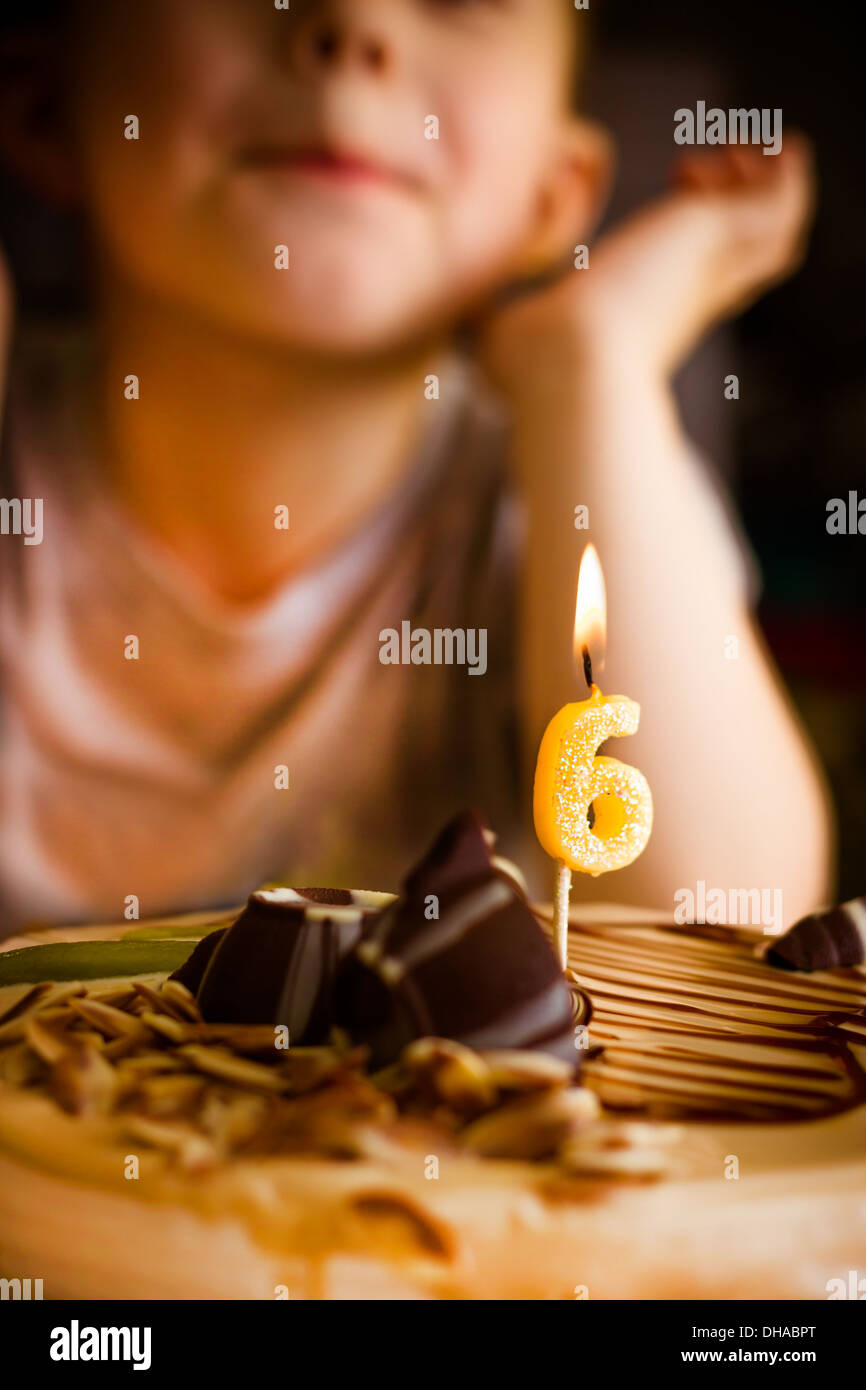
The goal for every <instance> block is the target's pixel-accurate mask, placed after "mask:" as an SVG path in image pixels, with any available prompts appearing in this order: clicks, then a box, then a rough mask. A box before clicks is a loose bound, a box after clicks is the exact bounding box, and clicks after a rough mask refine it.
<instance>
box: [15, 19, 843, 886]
mask: <svg viewBox="0 0 866 1390" xmlns="http://www.w3.org/2000/svg"><path fill="white" fill-rule="evenodd" d="M563 3H567V0H563ZM592 27H593V46H594V52H593V56H592V61H591V62H590V64H589V68H590V71H589V74H588V79H587V80H588V85H587V87H586V89H585V91H584V93H583V100H584V104H585V106H586V108H587V109H588V111H589V112H590V113H591V114H593V115H595V116H598V117H599V118H600V119H602V120H603V121H604V122H605V123H606V124H607V125H608V126H609V127H610V128H611V130H612V131H613V133H614V136H615V137H616V140H617V143H618V144H619V146H620V148H621V151H622V154H621V163H620V173H619V180H618V185H617V189H616V192H615V196H614V200H613V203H612V206H611V210H610V216H611V217H612V218H618V217H619V216H621V215H623V214H624V213H627V212H628V211H629V209H630V208H632V207H633V206H635V205H636V204H637V203H639V202H641V201H644V200H645V199H647V198H649V197H652V196H653V194H654V193H656V192H658V191H659V190H660V188H661V187H662V186H663V185H664V182H665V179H666V175H667V170H668V168H669V166H670V163H671V161H672V159H673V157H674V156H675V154H676V152H677V148H676V146H675V145H674V143H673V125H674V122H673V113H674V111H675V110H676V109H677V108H678V107H680V106H685V107H691V108H694V106H695V103H696V102H697V101H698V100H704V101H706V102H707V105H708V106H710V105H717V106H721V107H724V108H726V109H727V108H729V107H741V106H742V107H753V106H757V107H770V108H775V107H781V108H782V111H783V119H784V125H785V127H788V128H790V127H794V126H796V127H799V128H801V129H802V130H804V131H805V132H806V133H807V134H808V135H809V136H810V137H811V139H812V140H813V142H814V144H815V147H816V153H817V162H818V169H819V175H820V180H821V192H820V207H819V213H818V220H817V223H816V227H815V231H814V235H813V238H812V243H811V247H810V251H809V255H808V258H807V261H806V264H805V266H804V268H803V269H802V271H801V272H800V273H799V274H798V275H797V276H796V278H795V279H794V280H793V281H792V282H790V283H789V284H787V285H785V286H784V287H782V288H781V289H779V290H776V291H774V292H773V293H771V294H770V295H768V296H767V297H766V298H765V299H763V300H762V301H761V302H760V304H758V305H757V306H756V307H755V308H754V309H752V310H751V311H750V312H749V313H747V314H746V315H745V316H744V317H743V318H742V319H741V320H739V321H738V322H737V323H736V324H734V325H733V326H731V327H729V328H725V329H724V330H722V331H720V332H718V333H716V334H714V335H713V337H712V338H711V339H710V340H709V341H708V342H707V343H706V344H704V346H703V347H702V349H701V351H700V352H699V354H698V355H697V356H696V358H695V359H694V360H693V361H692V362H691V363H690V364H689V366H688V367H687V369H686V370H685V371H684V372H683V373H682V376H681V378H680V381H679V383H678V389H679V393H680V397H681V401H682V406H683V410H684V412H685V414H686V417H687V421H688V424H689V428H690V430H691V433H692V435H693V436H694V438H695V439H696V440H697V442H698V443H699V445H700V446H701V448H702V449H703V450H704V452H705V453H706V454H707V456H708V458H709V459H710V460H711V461H712V463H713V464H714V465H715V466H716V467H717V468H718V469H719V471H720V472H721V473H722V474H723V475H724V476H725V477H726V478H727V480H728V483H729V485H730V487H731V488H732V490H733V492H734V495H735V497H736V500H737V503H738V506H739V509H740V513H741V516H742V518H743V521H744V525H745V529H746V532H747V535H748V537H749V540H750V542H751V545H752V547H753V549H754V551H755V554H756V556H757V560H758V564H759V567H760V571H761V600H760V609H759V616H760V621H761V624H762V627H763V629H764V632H765V635H766V639H767V642H768V644H769V646H770V648H771V650H772V652H773V654H774V656H775V658H776V661H777V663H778V664H779V666H780V667H781V670H782V672H783V675H784V677H785V680H786V681H787V683H788V685H789V687H790V689H791V691H792V694H793V697H794V700H795V702H796V704H797V706H798V708H799V711H800V714H801V716H802V718H803V720H804V722H805V723H806V725H807V727H808V728H809V730H810V732H811V735H812V738H813V740H814V742H815V744H816V745H817V747H818V750H819V753H820V756H821V759H822V761H823V764H824V766H825V769H826V772H827V775H828V778H829V780H830V784H831V787H832V791H833V794H834V797H835V801H836V805H837V809H838V818H839V832H840V840H841V844H840V849H841V865H840V893H841V895H842V896H843V897H850V896H854V895H855V894H861V893H866V698H864V697H866V584H864V582H863V571H864V556H866V536H858V535H843V536H836V535H833V536H831V535H828V533H827V530H826V520H827V502H828V500H829V499H830V498H833V497H843V498H847V496H848V492H849V490H851V489H854V490H859V491H860V493H861V495H862V496H863V497H866V467H864V455H866V250H864V248H866V192H864V186H866V179H864V174H866V169H864V157H863V141H862V135H863V120H862V116H863V105H864V102H863V94H862V92H863V78H862V63H861V57H860V49H859V45H858V43H857V41H856V39H855V38H854V34H853V32H852V29H851V26H850V25H849V24H848V23H847V22H846V21H845V16H844V12H843V13H842V14H841V15H840V12H839V10H838V8H836V7H834V8H833V9H831V8H830V7H823V6H820V5H817V4H815V3H805V0H784V3H782V0H761V3H760V4H758V3H755V0H727V3H726V4H725V5H723V6H712V7H710V6H706V7H702V6H700V5H697V4H695V0H665V2H664V4H647V3H646V0H592ZM0 239H2V241H3V243H4V245H5V246H6V248H7V253H8V255H9V257H10V260H11V261H12V264H13V266H14V269H15V274H16V279H17V282H18V286H19V295H20V300H21V303H22V308H23V309H24V311H25V312H31V313H35V314H42V313H44V314H46V315H51V316H54V315H58V314H60V315H65V314H68V313H74V312H75V311H76V309H77V308H78V307H80V294H81V277H80V274H79V271H78V265H79V261H78V256H79V251H78V247H77V245H76V238H75V233H74V229H73V227H72V226H71V225H64V224H62V223H60V222H59V221H58V220H57V219H56V218H51V217H49V216H48V215H47V214H46V213H45V212H44V211H42V210H41V209H40V208H39V207H37V206H36V205H35V204H34V203H33V202H32V201H31V200H30V199H28V198H27V197H26V196H25V195H24V194H23V193H22V192H21V191H20V190H19V189H18V188H16V187H13V186H12V185H11V184H10V183H9V180H8V178H6V177H5V176H3V175H0ZM731 372H734V373H736V374H737V376H738V377H739V380H740V399H739V400H738V401H726V400H725V399H724V396H723V380H724V377H725V376H726V375H727V374H729V373H731ZM768 809H769V808H768Z"/></svg>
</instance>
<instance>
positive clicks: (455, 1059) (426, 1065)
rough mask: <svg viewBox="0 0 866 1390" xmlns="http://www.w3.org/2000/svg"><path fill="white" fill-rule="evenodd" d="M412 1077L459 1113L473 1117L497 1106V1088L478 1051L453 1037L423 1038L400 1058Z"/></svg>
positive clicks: (407, 1049)
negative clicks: (454, 1039) (455, 1040)
mask: <svg viewBox="0 0 866 1390" xmlns="http://www.w3.org/2000/svg"><path fill="white" fill-rule="evenodd" d="M400 1060H401V1062H402V1063H403V1066H404V1068H405V1070H406V1071H407V1072H408V1073H409V1075H410V1076H413V1077H415V1078H416V1079H418V1080H420V1081H421V1082H423V1083H425V1084H426V1086H427V1087H428V1088H429V1089H431V1090H432V1091H433V1093H434V1096H435V1097H436V1098H438V1099H439V1100H441V1101H444V1102H445V1104H446V1105H448V1106H450V1107H451V1108H452V1109H453V1110H455V1111H456V1112H457V1113H458V1114H461V1115H465V1116H474V1115H478V1114H480V1113H481V1112H482V1111H484V1110H488V1109H489V1108H490V1107H491V1105H494V1104H495V1102H496V1098H497V1087H496V1083H495V1081H494V1080H493V1076H492V1074H491V1071H490V1068H489V1066H488V1065H487V1063H486V1062H485V1061H484V1059H483V1057H481V1056H480V1054H479V1053H477V1052H473V1050H472V1049H471V1048H469V1047H464V1046H463V1044H462V1043H458V1042H454V1041H452V1040H451V1039H450V1038H420V1039H419V1040H418V1041H417V1042H414V1043H411V1044H410V1045H409V1047H407V1048H406V1049H405V1050H404V1052H403V1054H402V1057H401V1059H400Z"/></svg>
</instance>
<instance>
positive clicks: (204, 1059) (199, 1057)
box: [178, 1044, 286, 1091]
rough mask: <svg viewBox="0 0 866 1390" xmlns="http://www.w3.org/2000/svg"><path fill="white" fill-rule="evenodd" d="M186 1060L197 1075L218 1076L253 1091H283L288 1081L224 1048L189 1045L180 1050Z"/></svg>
mask: <svg viewBox="0 0 866 1390" xmlns="http://www.w3.org/2000/svg"><path fill="white" fill-rule="evenodd" d="M178 1054H179V1056H181V1057H183V1058H184V1060H185V1061H187V1062H188V1063H189V1064H190V1065H191V1066H193V1067H195V1068H196V1070H197V1071H203V1072H204V1073H205V1074H206V1075H207V1076H216V1077H218V1078H219V1079H220V1080H221V1081H228V1082H231V1084H232V1085H234V1086H251V1087H252V1088H253V1089H254V1090H261V1091H284V1090H285V1089H286V1080H285V1078H284V1077H282V1076H280V1075H279V1074H278V1073H277V1072H275V1071H274V1070H273V1068H272V1067H263V1066H262V1065H261V1063H260V1062H250V1061H249V1060H248V1059H247V1058H246V1057H236V1056H235V1054H234V1053H233V1052H229V1051H227V1049H225V1048H222V1047H198V1046H196V1045H195V1044H189V1045H187V1046H185V1047H180V1048H178Z"/></svg>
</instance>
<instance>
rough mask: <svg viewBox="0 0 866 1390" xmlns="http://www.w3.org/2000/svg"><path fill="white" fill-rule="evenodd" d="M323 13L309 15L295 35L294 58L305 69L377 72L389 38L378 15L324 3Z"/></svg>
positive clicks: (386, 57)
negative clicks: (377, 17)
mask: <svg viewBox="0 0 866 1390" xmlns="http://www.w3.org/2000/svg"><path fill="white" fill-rule="evenodd" d="M322 8H323V9H325V10H327V11H328V13H326V14H319V15H316V16H315V17H313V18H311V19H310V20H309V22H308V23H307V24H305V25H304V26H303V28H302V29H301V31H300V32H299V33H297V35H296V46H295V61H296V63H297V64H298V66H299V67H301V68H302V69H303V70H304V71H305V72H308V73H312V72H315V71H328V70H333V69H336V68H348V67H355V68H362V69H365V70H366V71H367V72H371V73H380V72H383V71H384V70H385V69H386V68H387V67H388V62H389V49H390V46H389V41H388V39H387V37H386V34H385V32H384V29H385V26H384V24H383V23H382V22H381V19H376V18H374V19H372V20H369V19H368V18H367V17H366V14H364V15H363V16H362V15H361V14H360V13H358V10H361V9H363V10H364V11H366V9H367V6H358V10H356V12H355V14H354V15H353V14H352V12H351V9H350V8H349V7H345V6H343V5H326V6H323V7H322Z"/></svg>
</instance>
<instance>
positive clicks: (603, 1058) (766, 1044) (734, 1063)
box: [569, 922, 866, 1122]
mask: <svg viewBox="0 0 866 1390" xmlns="http://www.w3.org/2000/svg"><path fill="white" fill-rule="evenodd" d="M569 938H570V939H569V965H570V966H571V968H572V969H573V970H574V971H575V973H576V975H577V977H578V979H579V980H580V983H581V985H582V986H583V987H584V988H585V989H586V990H588V992H589V994H590V996H591V998H592V1005H593V1016H592V1020H591V1022H590V1025H589V1030H588V1042H589V1052H588V1054H587V1056H586V1060H585V1061H584V1064H583V1072H582V1075H583V1079H584V1081H585V1083H586V1084H587V1085H588V1086H590V1087H591V1088H592V1089H593V1090H595V1091H596V1093H597V1094H598V1096H599V1098H600V1099H601V1100H602V1101H603V1103H604V1104H605V1105H607V1106H610V1107H612V1108H614V1109H617V1110H625V1111H634V1112H637V1113H643V1114H646V1115H651V1116H656V1117H659V1118H672V1119H691V1120H694V1119H705V1120H722V1119H724V1120H732V1119H733V1120H752V1121H764V1122H766V1121H773V1120H780V1121H781V1120H795V1119H804V1120H805V1119H812V1118H817V1117H819V1116H822V1115H828V1114H832V1113H834V1112H836V1111H841V1110H845V1109H848V1108H850V1107H852V1106H854V1105H857V1104H859V1103H861V1102H862V1101H863V1100H864V1099H866V1074H864V1071H863V1069H862V1067H861V1065H860V1062H859V1061H858V1055H859V1057H860V1058H862V1057H864V1056H866V1052H864V1050H863V1049H864V1048H866V979H859V978H856V977H853V978H852V977H845V976H839V975H832V974H815V975H810V976H808V977H803V976H794V975H790V974H787V975H786V974H783V973H782V972H780V971H778V970H776V969H774V968H773V967H772V966H770V965H768V964H766V963H765V962H764V961H762V960H759V959H758V958H757V956H756V954H755V936H754V933H747V932H743V931H740V930H738V929H736V928H726V927H700V926H697V927H688V928H675V927H661V926H635V925H615V926H614V925H599V924H592V923H584V922H581V923H579V924H576V923H574V922H572V924H571V930H570V932H569Z"/></svg>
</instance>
